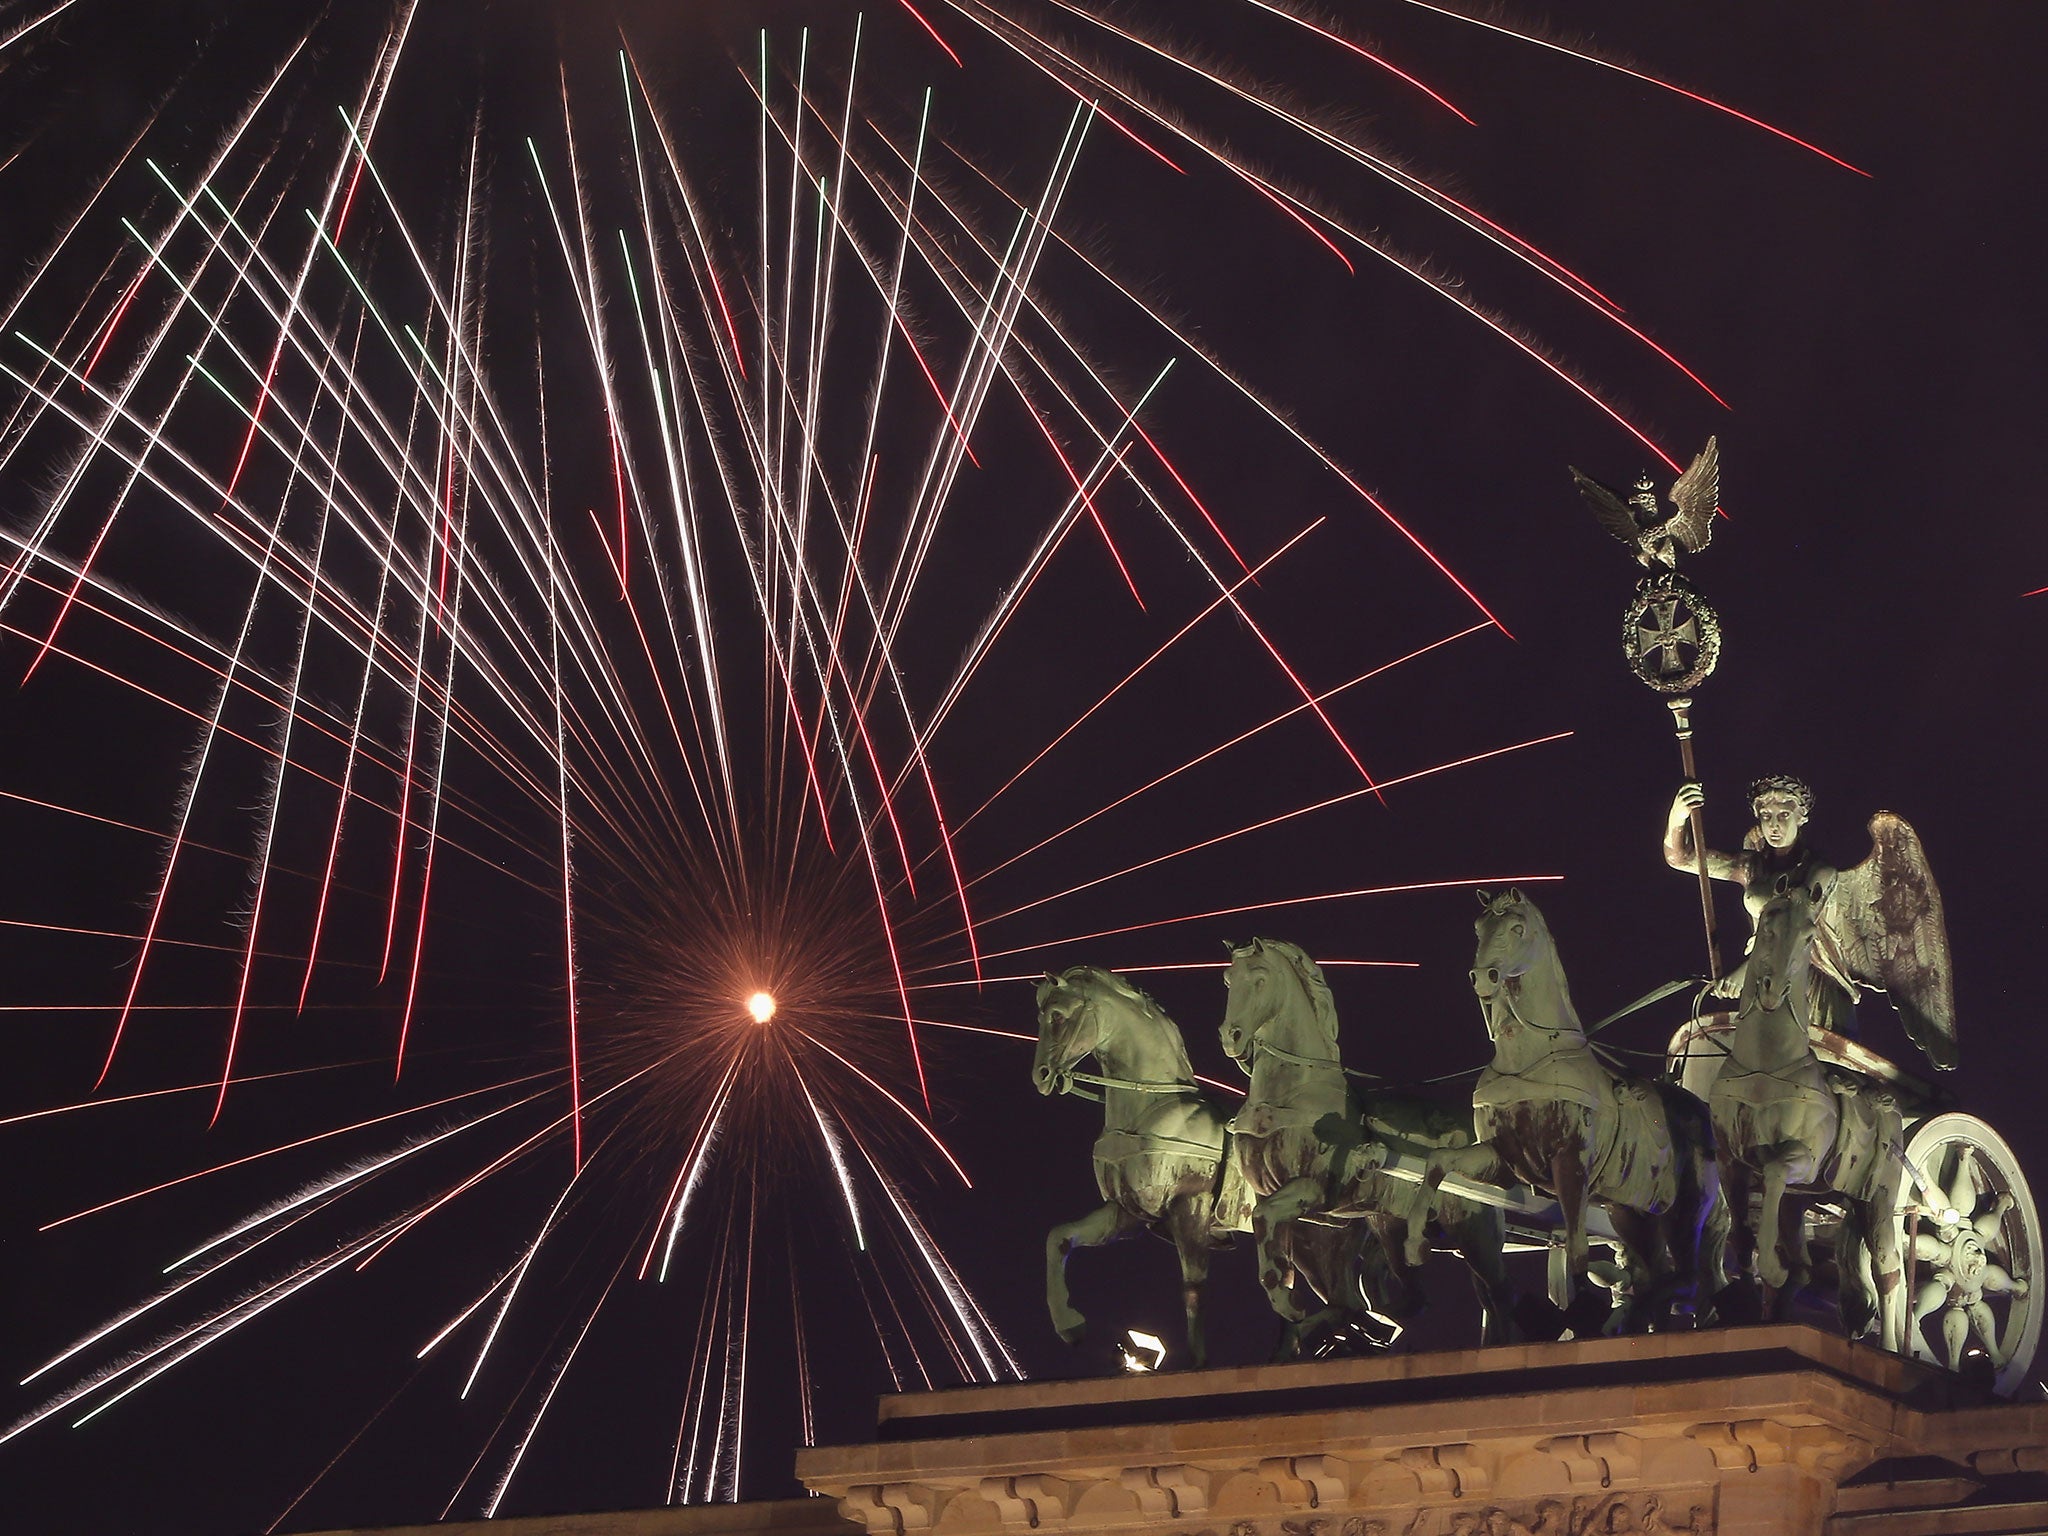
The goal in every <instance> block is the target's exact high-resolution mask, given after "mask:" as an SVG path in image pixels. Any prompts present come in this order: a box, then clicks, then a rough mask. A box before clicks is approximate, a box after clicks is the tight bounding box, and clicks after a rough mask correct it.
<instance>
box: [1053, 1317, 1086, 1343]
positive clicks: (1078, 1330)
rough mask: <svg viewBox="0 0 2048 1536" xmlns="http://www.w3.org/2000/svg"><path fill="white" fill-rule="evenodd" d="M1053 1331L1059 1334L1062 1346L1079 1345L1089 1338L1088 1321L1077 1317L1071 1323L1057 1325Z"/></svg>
mask: <svg viewBox="0 0 2048 1536" xmlns="http://www.w3.org/2000/svg"><path fill="white" fill-rule="evenodd" d="M1053 1331H1054V1332H1056V1333H1057V1334H1059V1336H1060V1342H1061V1343H1062V1344H1079V1343H1080V1342H1081V1341H1082V1340H1084V1339H1086V1338H1087V1337H1088V1319H1087V1318H1085V1317H1077V1318H1075V1319H1074V1320H1073V1321H1072V1322H1071V1323H1055V1324H1054V1325H1053Z"/></svg>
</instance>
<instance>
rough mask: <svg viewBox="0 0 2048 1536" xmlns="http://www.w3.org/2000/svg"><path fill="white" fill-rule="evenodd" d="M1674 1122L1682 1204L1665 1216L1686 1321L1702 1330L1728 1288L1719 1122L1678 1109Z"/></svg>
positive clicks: (1673, 1118) (1725, 1211) (1681, 1308)
mask: <svg viewBox="0 0 2048 1536" xmlns="http://www.w3.org/2000/svg"><path fill="white" fill-rule="evenodd" d="M1671 1120H1672V1126H1673V1130H1674V1132H1680V1133H1682V1135H1681V1138H1680V1140H1679V1148H1680V1161H1679V1179H1678V1200H1677V1203H1676V1204H1675V1205H1674V1206H1673V1207H1672V1209H1671V1210H1670V1211H1669V1212H1668V1213H1666V1215H1665V1217H1664V1226H1665V1235H1666V1240H1667V1242H1668V1244H1669V1246H1670V1250H1671V1267H1672V1268H1673V1269H1674V1270H1675V1271H1676V1272H1677V1276H1678V1285H1679V1290H1678V1293H1677V1297H1676V1299H1677V1302H1678V1306H1679V1309H1680V1310H1681V1312H1682V1313H1683V1314H1684V1316H1683V1319H1682V1320H1683V1322H1685V1323H1686V1324H1689V1325H1690V1326H1692V1327H1695V1328H1697V1327H1699V1326H1701V1325H1702V1324H1703V1323H1704V1322H1705V1321H1706V1317H1707V1312H1708V1310H1709V1309H1710V1308H1711V1306H1712V1304H1713V1298H1714V1297H1715V1296H1717V1295H1719V1294H1720V1291H1721V1287H1722V1286H1723V1285H1725V1284H1726V1283H1727V1278H1726V1275H1725V1273H1724V1268H1725V1260H1726V1256H1727V1247H1728V1228H1727V1209H1726V1207H1725V1206H1724V1205H1723V1204H1722V1201H1721V1167H1720V1164H1719V1163H1718V1162H1717V1161H1716V1160H1715V1157H1714V1126H1713V1121H1712V1120H1711V1119H1710V1118H1709V1117H1708V1116H1707V1114H1706V1113H1705V1112H1704V1111H1703V1110H1700V1109H1687V1108H1686V1107H1685V1106H1683V1105H1680V1106H1678V1107H1677V1108H1675V1109H1674V1111H1673V1113H1672V1116H1671Z"/></svg>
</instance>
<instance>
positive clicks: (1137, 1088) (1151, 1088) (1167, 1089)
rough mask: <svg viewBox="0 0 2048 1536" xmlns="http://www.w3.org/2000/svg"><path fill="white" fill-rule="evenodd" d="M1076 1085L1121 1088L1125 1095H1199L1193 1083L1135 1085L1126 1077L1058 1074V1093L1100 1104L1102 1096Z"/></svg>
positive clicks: (1074, 1073)
mask: <svg viewBox="0 0 2048 1536" xmlns="http://www.w3.org/2000/svg"><path fill="white" fill-rule="evenodd" d="M1076 1083H1090V1084H1093V1085H1094V1086H1095V1087H1097V1088H1121V1089H1123V1090H1124V1091H1125V1092H1126V1093H1177V1094H1195V1095H1199V1094H1200V1093H1201V1091H1202V1090H1201V1089H1199V1088H1197V1087H1196V1086H1195V1085H1194V1084H1193V1083H1135V1082H1132V1081H1131V1080H1130V1079H1129V1078H1127V1077H1098V1076H1096V1075H1095V1074H1094V1073H1093V1072H1064V1073H1062V1074H1060V1092H1061V1093H1071V1094H1072V1095H1073V1096H1074V1097H1075V1098H1077V1099H1086V1100H1088V1102H1089V1103H1091V1104H1100V1103H1101V1102H1102V1099H1103V1096H1102V1095H1101V1094H1099V1093H1090V1092H1089V1091H1088V1090H1087V1089H1086V1088H1077V1087H1075V1086H1074V1085H1075V1084H1076Z"/></svg>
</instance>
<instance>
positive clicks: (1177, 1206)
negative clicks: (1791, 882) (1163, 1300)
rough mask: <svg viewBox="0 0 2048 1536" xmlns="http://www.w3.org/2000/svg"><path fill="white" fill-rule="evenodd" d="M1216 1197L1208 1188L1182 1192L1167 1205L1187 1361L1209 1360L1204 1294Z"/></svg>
mask: <svg viewBox="0 0 2048 1536" xmlns="http://www.w3.org/2000/svg"><path fill="white" fill-rule="evenodd" d="M1214 1208H1215V1200H1214V1198H1213V1197H1212V1196H1211V1195H1210V1194H1209V1193H1208V1192H1207V1191H1206V1190H1205V1191H1203V1192H1201V1193H1199V1194H1193V1195H1183V1196H1182V1197H1181V1198H1179V1199H1177V1200H1175V1201H1174V1202H1173V1204H1172V1205H1170V1206H1168V1207H1167V1208H1166V1230H1167V1232H1168V1233H1169V1234H1170V1235H1171V1236H1172V1238H1173V1246H1174V1248H1175V1249H1176V1250H1177V1251H1178V1253H1179V1254H1180V1297H1181V1305H1182V1307H1183V1308H1185V1310H1186V1312H1187V1320H1188V1363H1189V1364H1190V1365H1192V1366H1193V1367H1194V1368H1195V1369H1196V1370H1200V1369H1201V1368H1202V1367H1203V1366H1205V1365H1207V1364H1208V1363H1209V1339H1208V1335H1207V1333H1206V1331H1205V1330H1204V1328H1203V1326H1202V1297H1203V1293H1204V1289H1205V1287H1206V1286H1207V1285H1208V1283H1209V1224H1210V1216H1211V1213H1212V1212H1213V1210H1214Z"/></svg>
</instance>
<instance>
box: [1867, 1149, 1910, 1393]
mask: <svg viewBox="0 0 2048 1536" xmlns="http://www.w3.org/2000/svg"><path fill="white" fill-rule="evenodd" d="M1880 1159H1881V1160H1880V1163H1879V1167H1880V1168H1881V1169H1882V1170H1883V1171H1882V1173H1881V1174H1880V1175H1879V1177H1878V1180H1877V1187H1876V1188H1875V1189H1873V1190H1872V1191H1871V1192H1870V1198H1869V1199H1868V1200H1866V1201H1864V1202H1863V1207H1862V1210H1861V1211H1860V1212H1859V1213H1858V1214H1859V1215H1860V1216H1861V1217H1862V1223H1861V1224H1862V1227H1863V1235H1864V1240H1865V1241H1866V1242H1867V1243H1868V1244H1869V1245H1870V1277H1871V1279H1872V1280H1874V1281H1875V1282H1876V1283H1877V1319H1878V1334H1877V1336H1878V1340H1879V1342H1880V1343H1881V1344H1882V1345H1883V1346H1884V1347H1885V1348H1886V1349H1888V1350H1890V1351H1891V1352H1892V1353H1893V1354H1895V1355H1896V1354H1903V1353H1905V1349H1906V1249H1905V1243H1904V1241H1903V1236H1902V1234H1901V1233H1900V1231H1899V1223H1898V1222H1897V1221H1895V1220H1893V1218H1892V1212H1894V1211H1896V1210H1897V1209H1898V1208H1899V1195H1900V1192H1901V1189H1902V1186H1903V1185H1904V1184H1905V1181H1906V1176H1905V1170H1904V1169H1903V1168H1901V1167H1900V1166H1899V1164H1898V1162H1897V1161H1895V1160H1894V1159H1892V1158H1890V1157H1884V1156H1883V1155H1882V1154H1880Z"/></svg>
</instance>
